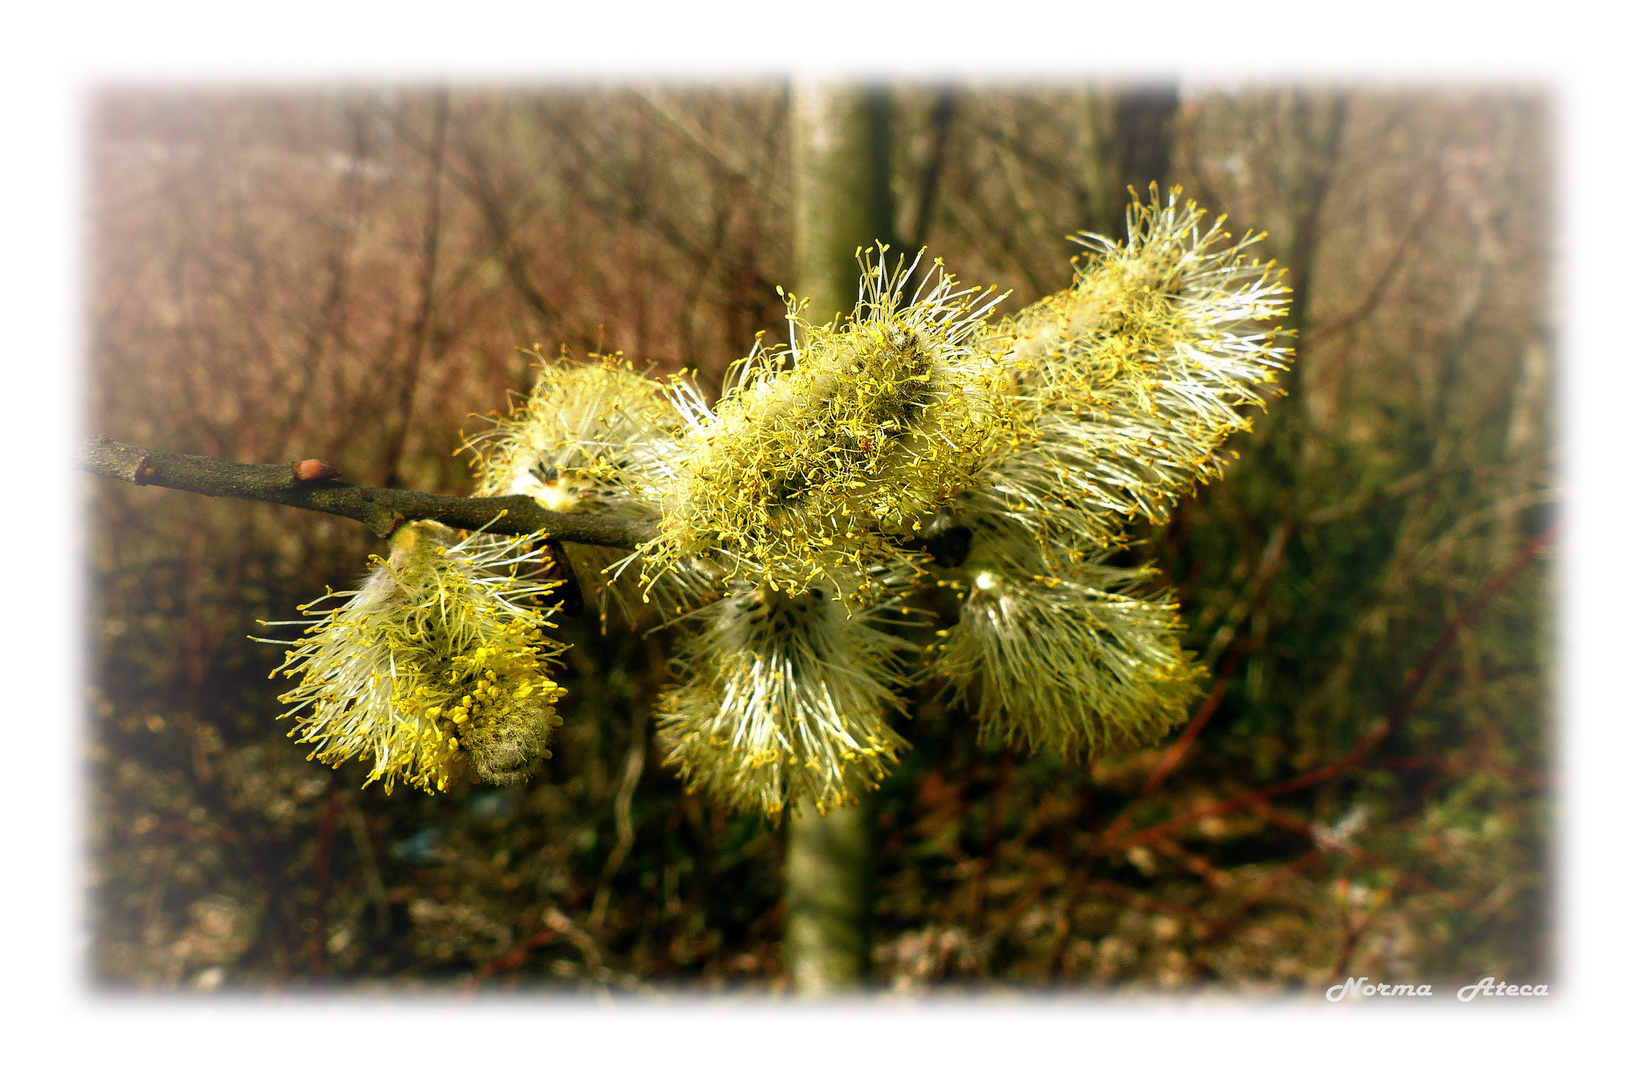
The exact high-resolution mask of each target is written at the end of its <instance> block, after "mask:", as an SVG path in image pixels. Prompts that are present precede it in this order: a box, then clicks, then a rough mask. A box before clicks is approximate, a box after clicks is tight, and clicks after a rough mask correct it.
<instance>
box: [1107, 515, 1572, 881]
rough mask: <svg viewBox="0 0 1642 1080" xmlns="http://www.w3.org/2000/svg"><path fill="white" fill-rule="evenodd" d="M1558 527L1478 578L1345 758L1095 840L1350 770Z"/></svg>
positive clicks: (1142, 838) (1141, 840) (1162, 829)
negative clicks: (1479, 582) (1463, 630)
mask: <svg viewBox="0 0 1642 1080" xmlns="http://www.w3.org/2000/svg"><path fill="white" fill-rule="evenodd" d="M1558 528H1560V525H1552V526H1551V527H1550V528H1548V529H1546V530H1545V531H1544V532H1542V533H1540V534H1539V535H1538V536H1536V537H1534V539H1533V540H1531V541H1529V542H1528V545H1527V546H1526V547H1524V548H1523V549H1522V551H1521V552H1520V553H1518V555H1517V557H1516V559H1514V560H1513V561H1512V563H1511V565H1510V566H1507V567H1506V568H1505V569H1503V570H1501V571H1500V572H1499V573H1497V574H1495V575H1494V576H1493V577H1491V578H1489V579H1488V580H1487V581H1486V582H1484V583H1483V585H1482V587H1481V588H1480V589H1478V590H1477V592H1476V594H1475V595H1474V596H1472V597H1471V599H1470V601H1469V602H1468V603H1466V605H1465V607H1463V608H1461V609H1460V611H1459V613H1458V614H1457V615H1455V616H1454V617H1453V618H1452V619H1450V620H1449V622H1448V625H1447V626H1445V627H1444V628H1443V631H1442V633H1440V634H1438V635H1437V640H1436V641H1434V642H1432V643H1431V647H1430V648H1429V649H1427V650H1426V651H1425V655H1424V656H1422V657H1421V658H1420V661H1419V663H1417V664H1415V665H1414V666H1413V667H1412V668H1410V669H1409V671H1408V674H1407V675H1406V676H1405V677H1404V678H1403V684H1402V687H1401V689H1400V690H1399V691H1398V693H1397V698H1396V700H1395V701H1394V702H1393V703H1392V705H1391V708H1390V709H1389V710H1388V711H1387V712H1386V715H1385V718H1384V719H1383V720H1381V721H1380V722H1379V723H1377V724H1375V725H1374V726H1373V727H1372V728H1370V729H1369V730H1368V731H1367V732H1365V733H1364V734H1363V736H1362V738H1360V739H1358V740H1357V744H1356V745H1355V746H1353V747H1352V748H1351V750H1350V752H1349V753H1347V754H1346V755H1345V757H1343V758H1341V759H1340V760H1338V761H1335V762H1331V763H1330V764H1328V765H1323V766H1321V767H1319V768H1316V769H1313V770H1311V771H1310V772H1307V773H1301V774H1300V775H1299V776H1296V777H1292V778H1290V779H1288V780H1283V781H1280V782H1279V783H1276V784H1271V785H1269V786H1267V787H1263V788H1259V789H1256V790H1253V791H1245V792H1243V793H1242V794H1241V795H1234V796H1232V797H1231V798H1229V799H1223V800H1221V801H1220V802H1217V803H1215V804H1214V805H1212V806H1207V807H1204V808H1202V809H1199V810H1194V811H1192V812H1191V813H1188V814H1181V815H1179V816H1177V817H1172V818H1170V819H1169V820H1168V821H1164V822H1160V823H1158V824H1156V825H1153V826H1151V827H1150V828H1147V829H1142V830H1140V831H1139V832H1137V833H1130V834H1129V835H1128V836H1125V837H1122V838H1121V839H1119V840H1116V841H1105V838H1104V837H1103V838H1102V840H1103V842H1102V843H1101V845H1100V848H1101V849H1102V850H1107V851H1119V850H1124V849H1126V848H1130V847H1135V846H1144V845H1146V844H1147V843H1150V842H1151V841H1152V840H1154V839H1155V838H1157V837H1159V836H1167V835H1169V834H1170V833H1173V832H1176V831H1178V830H1179V829H1182V828H1184V827H1185V826H1187V825H1190V824H1191V823H1192V822H1194V821H1201V820H1203V819H1204V818H1207V817H1217V816H1219V815H1222V814H1225V813H1228V812H1230V811H1232V810H1239V809H1242V808H1243V807H1245V806H1250V805H1252V804H1254V803H1257V802H1261V801H1264V800H1268V799H1271V798H1273V797H1275V796H1277V795H1286V794H1288V793H1289V792H1291V791H1299V790H1301V789H1303V788H1308V787H1315V786H1316V785H1318V784H1321V783H1324V782H1325V781H1328V780H1332V779H1334V777H1336V776H1339V775H1340V774H1342V773H1345V772H1349V771H1351V770H1352V769H1355V768H1357V767H1358V766H1359V765H1361V764H1362V763H1363V759H1364V758H1365V757H1367V756H1368V752H1369V750H1371V749H1373V747H1374V746H1375V745H1377V744H1378V743H1380V742H1381V741H1383V740H1384V739H1385V737H1386V736H1387V735H1389V734H1391V731H1392V729H1393V728H1395V727H1396V726H1397V725H1398V724H1399V723H1401V722H1402V721H1403V720H1405V719H1406V718H1407V716H1408V713H1409V711H1410V710H1411V709H1412V707H1413V704H1414V698H1415V696H1416V695H1417V694H1418V693H1419V691H1420V688H1421V687H1422V686H1423V685H1425V681H1426V679H1428V678H1429V677H1430V675H1431V672H1432V671H1433V670H1434V669H1435V668H1436V666H1437V660H1438V659H1439V658H1440V657H1441V656H1442V654H1443V653H1444V652H1446V651H1447V650H1448V647H1449V646H1450V645H1452V644H1453V643H1454V637H1455V635H1457V634H1458V633H1459V630H1460V627H1462V626H1464V625H1465V624H1466V623H1467V622H1469V621H1470V620H1471V618H1472V616H1474V615H1476V613H1477V611H1478V610H1480V609H1481V607H1482V605H1483V604H1485V603H1487V602H1488V600H1489V599H1491V598H1492V597H1493V596H1494V594H1495V593H1497V592H1499V591H1500V590H1501V589H1503V588H1505V586H1506V585H1509V584H1510V583H1511V580H1512V579H1513V578H1515V577H1516V576H1517V574H1519V573H1521V571H1522V568H1523V567H1525V566H1527V565H1528V563H1529V562H1530V561H1532V560H1533V558H1534V556H1535V555H1537V554H1538V553H1539V551H1540V549H1542V548H1544V547H1545V545H1546V544H1549V543H1550V542H1551V541H1552V540H1553V539H1555V538H1556V533H1557V530H1558Z"/></svg>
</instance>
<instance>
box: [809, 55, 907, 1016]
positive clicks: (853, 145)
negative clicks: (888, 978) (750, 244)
mask: <svg viewBox="0 0 1642 1080" xmlns="http://www.w3.org/2000/svg"><path fill="white" fill-rule="evenodd" d="M792 127H793V172H794V180H795V184H794V198H793V204H794V208H795V210H794V217H795V221H794V224H795V226H796V228H795V230H794V232H795V252H794V256H795V259H794V261H795V264H796V265H795V269H796V271H797V280H796V283H795V284H796V289H797V292H798V295H799V296H801V297H802V296H807V297H809V298H810V307H809V311H808V313H807V314H808V317H809V319H810V320H811V321H812V322H826V321H827V320H828V319H829V318H831V317H832V315H833V314H834V313H843V314H848V313H849V312H850V311H851V310H852V309H853V308H854V307H855V301H856V295H857V289H858V286H859V282H860V268H859V266H858V265H857V263H856V257H855V253H856V250H857V249H858V248H868V247H869V246H870V245H872V244H873V243H874V242H875V241H879V240H882V241H884V242H885V243H892V242H893V239H892V238H893V233H894V224H895V222H894V204H893V200H892V197H891V195H890V188H889V167H890V153H889V151H890V145H889V100H888V95H887V94H886V93H884V92H883V91H882V90H874V89H863V88H849V89H845V88H841V87H828V86H819V85H813V84H799V85H796V86H795V87H794V89H793V96H792ZM873 878H874V867H873V838H872V807H871V799H870V793H866V792H863V793H861V801H860V802H858V803H857V804H855V805H853V806H845V807H841V808H839V809H837V810H833V811H831V812H830V813H828V814H826V815H824V816H823V815H821V814H819V813H817V812H816V810H815V808H814V807H811V806H806V807H799V808H795V809H794V810H793V811H792V813H791V816H790V818H789V820H788V824H787V859H786V881H785V883H784V890H783V895H784V899H785V901H786V908H787V921H786V926H785V930H784V934H783V938H784V941H783V944H784V947H785V953H786V961H787V971H788V973H789V974H790V975H791V977H792V986H793V989H794V990H795V991H796V992H797V993H799V994H802V995H806V996H812V995H820V994H830V993H838V992H841V991H848V990H852V989H856V988H858V987H859V986H860V985H861V983H862V982H863V981H864V980H865V978H866V976H867V972H868V971H869V961H870V944H871V941H870V939H871V924H872V894H873Z"/></svg>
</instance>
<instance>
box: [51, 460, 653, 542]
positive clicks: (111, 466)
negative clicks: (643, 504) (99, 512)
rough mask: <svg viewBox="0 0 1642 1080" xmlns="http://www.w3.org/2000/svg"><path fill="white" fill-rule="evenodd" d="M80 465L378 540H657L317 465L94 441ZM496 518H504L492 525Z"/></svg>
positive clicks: (525, 506)
mask: <svg viewBox="0 0 1642 1080" xmlns="http://www.w3.org/2000/svg"><path fill="white" fill-rule="evenodd" d="M75 465H76V467H77V468H80V469H82V470H84V471H86V472H90V473H96V474H97V475H98V476H107V477H110V478H111V479H114V480H124V481H126V482H127V483H130V484H138V485H144V486H149V487H165V488H173V489H175V490H177V491H191V492H194V493H195V494H198V495H213V496H224V497H227V498H231V499H249V500H252V501H254V502H268V503H279V504H281V505H283V506H295V507H298V508H300V509H303V510H316V511H318V512H319V513H322V514H335V515H336V516H338V517H345V518H352V519H353V520H355V521H358V522H362V523H364V524H365V525H367V526H369V527H370V529H371V531H372V532H374V533H376V535H377V536H387V535H388V534H389V533H391V532H393V530H394V529H395V528H397V527H398V526H399V524H400V523H401V522H405V521H418V520H430V521H437V522H440V523H441V524H445V525H449V526H451V527H452V528H457V529H471V530H474V531H485V532H495V533H531V532H538V531H540V532H543V533H545V534H546V536H547V538H548V539H550V540H568V541H571V542H572V543H578V544H596V545H599V546H601V547H620V548H635V547H638V546H639V545H641V544H643V543H644V542H645V541H647V540H649V539H650V538H651V537H652V536H653V535H654V531H653V530H652V528H651V527H650V526H648V525H645V524H643V523H640V522H635V521H626V520H621V519H618V518H612V517H605V516H600V515H595V514H561V513H556V512H554V511H552V510H544V509H543V508H542V507H540V506H538V505H537V504H536V503H535V501H534V500H532V499H531V498H529V497H528V496H525V495H508V496H501V497H497V498H484V499H466V498H461V497H459V496H455V495H431V494H428V493H426V492H420V491H399V490H396V489H393V488H379V487H367V486H365V485H363V484H349V483H344V482H342V481H340V480H336V479H334V474H335V471H334V470H332V469H330V468H329V466H327V465H325V463H324V462H320V461H318V460H317V459H309V460H307V461H293V462H287V463H285V464H283V465H246V464H242V463H240V462H234V461H223V460H221V459H219V458H210V457H197V456H195V455H193V454H170V453H165V452H163V451H160V450H144V449H143V448H141V447H138V446H127V445H125V444H124V443H118V442H115V441H114V440H113V439H109V438H105V437H103V436H101V435H88V436H87V437H86V439H85V441H84V442H83V443H82V444H81V446H80V454H79V458H78V460H77V461H76V462H75ZM327 474H329V475H327ZM310 477H312V479H310ZM497 515H503V516H502V517H501V519H500V520H493V519H495V518H496V517H497Z"/></svg>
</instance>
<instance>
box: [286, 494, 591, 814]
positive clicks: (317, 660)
mask: <svg viewBox="0 0 1642 1080" xmlns="http://www.w3.org/2000/svg"><path fill="white" fill-rule="evenodd" d="M533 539H534V538H533V537H520V538H498V537H495V536H491V535H488V534H484V533H478V534H475V535H473V536H470V537H468V538H467V539H466V540H462V541H461V542H459V543H458V542H456V538H455V534H453V533H452V532H451V531H450V530H448V529H446V528H444V527H443V526H439V525H434V524H432V523H420V524H411V525H405V526H402V527H401V528H400V530H399V531H398V533H397V534H396V535H395V538H394V543H393V550H392V552H391V553H390V554H389V556H388V557H387V558H386V559H382V558H375V562H376V566H375V568H374V569H373V570H372V571H371V573H370V574H369V576H367V577H366V579H365V580H364V582H362V583H361V585H360V587H359V588H358V589H357V590H355V591H353V592H343V593H333V594H330V595H328V596H327V597H326V598H325V599H324V600H321V601H318V602H316V603H315V604H310V605H306V606H305V610H307V611H309V612H311V613H313V614H314V615H315V618H313V619H311V620H304V621H298V622H295V623H280V624H274V625H303V626H305V627H306V629H305V630H304V631H303V633H302V637H301V639H300V640H298V641H297V642H295V643H292V644H294V645H295V648H293V649H291V650H290V651H289V652H287V653H286V657H285V663H284V664H282V665H281V666H280V667H279V668H278V669H276V670H275V674H278V673H279V672H280V671H284V672H285V673H286V675H287V676H297V675H300V676H301V678H302V682H301V683H300V684H299V685H298V686H297V688H296V689H294V690H292V691H290V692H289V693H286V694H284V695H282V696H281V698H280V700H281V701H282V702H285V703H286V704H288V705H291V706H292V708H291V710H290V711H289V712H287V713H286V714H285V715H286V716H287V717H298V718H299V722H298V723H297V726H296V728H295V729H293V731H292V732H291V734H293V735H295V736H297V741H298V742H302V743H311V744H313V746H314V750H313V753H312V755H311V756H312V757H317V758H318V759H319V760H320V761H323V762H325V763H327V764H330V765H337V764H340V763H341V762H343V761H347V760H351V759H354V758H359V759H362V760H367V761H370V762H371V771H370V775H369V776H368V778H367V780H366V782H367V783H369V782H370V781H372V780H378V779H380V780H381V781H382V782H383V786H384V788H385V789H386V790H389V791H391V790H392V789H393V786H394V783H395V781H397V780H403V781H405V782H406V783H408V784H410V785H411V786H413V787H417V788H421V789H422V790H424V791H430V792H431V791H443V790H445V789H446V788H447V787H448V786H449V784H450V782H451V781H452V780H453V779H456V778H458V777H461V776H466V775H471V776H472V777H473V778H475V779H478V780H482V781H485V782H488V783H493V784H513V783H518V782H520V781H522V780H525V779H528V778H529V776H530V775H531V774H532V773H533V772H534V771H535V769H536V766H537V765H538V764H539V762H540V760H541V759H542V758H543V757H544V756H546V755H547V753H548V750H547V743H548V737H549V735H550V733H551V731H552V729H553V728H554V727H555V726H557V725H558V724H559V723H561V721H560V720H559V718H558V715H557V714H556V713H555V712H554V709H553V704H554V702H556V701H557V700H558V699H559V698H560V697H561V696H563V694H564V690H563V688H562V687H560V686H559V684H558V683H557V682H555V681H554V679H553V678H552V676H551V675H550V674H549V672H548V665H549V663H550V661H551V660H552V658H553V657H555V656H556V655H558V653H560V652H562V651H563V649H564V646H562V645H560V644H558V643H556V642H554V641H552V640H551V639H549V638H548V637H547V636H546V634H545V632H544V631H545V629H547V628H550V627H551V626H552V625H553V624H552V623H550V622H549V621H548V615H549V614H550V611H549V610H548V609H544V608H542V607H541V606H540V605H539V603H538V601H539V600H540V599H541V598H542V597H543V596H544V595H545V594H546V593H547V592H548V591H549V590H550V589H551V588H552V587H553V583H552V582H543V581H540V580H536V579H535V578H534V576H533V575H532V574H530V573H524V574H521V573H520V572H519V569H520V566H521V564H523V563H525V562H526V561H528V560H531V559H532V558H534V556H533V555H532V554H531V551H530V546H531V541H532V540H533ZM373 558H374V557H373Z"/></svg>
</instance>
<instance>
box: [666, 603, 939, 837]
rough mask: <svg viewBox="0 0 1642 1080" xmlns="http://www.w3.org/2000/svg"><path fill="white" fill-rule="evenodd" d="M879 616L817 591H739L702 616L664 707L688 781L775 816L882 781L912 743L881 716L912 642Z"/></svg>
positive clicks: (832, 801) (673, 751)
mask: <svg viewBox="0 0 1642 1080" xmlns="http://www.w3.org/2000/svg"><path fill="white" fill-rule="evenodd" d="M883 613H884V612H881V611H861V610H859V609H856V608H854V607H853V606H852V605H850V604H848V603H847V602H845V601H842V600H839V599H837V598H835V597H833V596H832V595H830V594H829V593H828V592H827V591H826V589H825V588H823V587H821V586H812V587H811V588H810V589H807V590H805V591H804V592H803V593H801V594H799V595H797V596H793V595H790V594H789V593H787V592H786V591H785V590H783V589H779V588H775V587H773V586H770V585H762V586H752V585H742V586H740V587H738V588H736V589H734V590H732V591H731V592H730V594H729V595H728V596H726V597H724V598H723V599H722V600H719V601H718V602H716V603H714V604H711V605H709V606H708V607H706V608H704V609H702V610H701V611H700V612H699V613H698V614H697V615H696V616H695V617H694V618H693V619H692V620H691V622H692V623H693V624H694V627H695V628H697V629H698V632H697V633H696V634H695V635H694V636H693V637H692V638H690V639H689V641H688V642H687V644H686V645H685V647H684V652H683V654H682V657H681V658H680V661H679V662H678V664H677V666H678V667H679V668H680V671H681V674H682V675H683V676H684V682H683V684H682V685H681V686H679V687H678V688H676V689H674V690H673V691H671V692H670V693H669V694H668V695H667V696H666V698H665V699H664V700H663V702H662V704H661V707H660V710H659V715H660V729H659V733H660V737H661V741H662V743H663V745H664V746H666V747H667V748H668V756H667V761H668V763H669V764H671V765H673V766H675V767H676V768H678V770H679V771H680V773H681V774H682V775H683V777H684V782H685V785H686V786H687V787H688V788H689V789H690V790H701V791H703V792H705V793H706V794H708V795H710V796H712V797H714V798H716V799H719V800H721V801H723V802H724V803H726V804H728V805H730V806H733V807H738V808H743V809H753V810H761V811H763V812H764V813H765V814H768V815H770V816H771V817H776V816H779V815H780V813H781V812H782V810H783V808H784V807H786V806H789V805H794V804H798V803H809V804H811V805H814V806H816V807H818V808H820V809H821V810H823V811H825V810H830V809H832V808H834V807H836V806H838V805H840V804H842V803H844V802H847V801H850V800H851V799H853V798H855V797H856V796H857V795H858V794H859V793H860V792H861V791H862V790H865V789H867V788H871V787H875V786H877V783H878V781H879V780H881V779H882V778H883V776H884V775H885V773H886V772H888V770H889V768H890V767H891V766H892V765H893V764H894V763H895V759H896V755H897V754H898V753H899V752H900V751H901V750H902V749H904V748H905V746H906V742H905V741H904V740H903V739H902V738H901V737H900V736H899V735H897V734H896V733H895V731H894V729H892V728H891V727H890V726H889V725H888V723H887V722H886V720H885V712H886V709H888V708H891V707H895V706H896V705H897V702H896V699H895V693H894V690H895V688H896V687H897V686H899V685H901V683H902V682H903V681H904V676H903V664H902V663H901V660H900V658H899V656H898V653H899V652H900V651H901V650H903V649H905V648H906V646H905V643H904V642H902V641H901V640H900V639H899V638H896V637H893V636H891V635H889V634H886V633H884V632H883V631H882V630H879V629H877V628H876V627H874V626H873V625H871V622H872V616H874V615H879V614H883Z"/></svg>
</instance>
